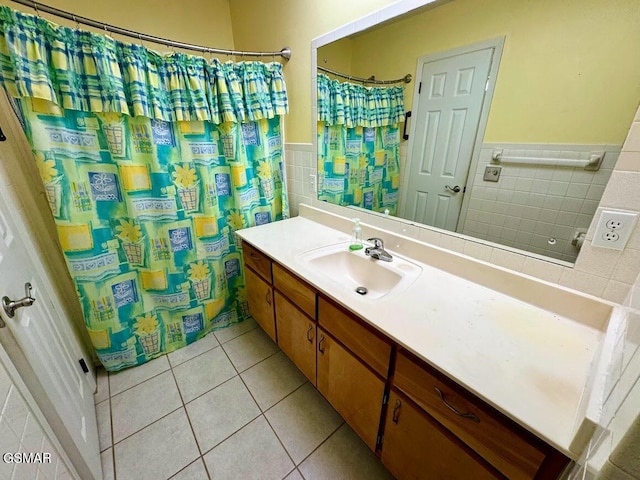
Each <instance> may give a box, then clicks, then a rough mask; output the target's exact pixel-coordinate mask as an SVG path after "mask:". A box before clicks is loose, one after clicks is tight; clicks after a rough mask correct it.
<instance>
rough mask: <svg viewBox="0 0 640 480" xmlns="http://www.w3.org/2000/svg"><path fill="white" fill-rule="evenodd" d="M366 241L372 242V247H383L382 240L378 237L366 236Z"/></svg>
mask: <svg viewBox="0 0 640 480" xmlns="http://www.w3.org/2000/svg"><path fill="white" fill-rule="evenodd" d="M367 242H373V246H374V248H384V241H383V240H382V239H381V238H378V237H372V238H368V239H367Z"/></svg>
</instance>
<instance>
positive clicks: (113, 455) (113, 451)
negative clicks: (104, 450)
mask: <svg viewBox="0 0 640 480" xmlns="http://www.w3.org/2000/svg"><path fill="white" fill-rule="evenodd" d="M105 372H106V374H107V396H108V398H107V400H109V420H110V422H109V424H110V425H109V427H110V428H111V465H112V466H113V480H117V474H116V445H115V442H114V439H115V437H114V435H113V409H112V408H111V374H110V373H109V372H108V371H107V369H106V368H105ZM100 463H101V464H102V461H101V462H100Z"/></svg>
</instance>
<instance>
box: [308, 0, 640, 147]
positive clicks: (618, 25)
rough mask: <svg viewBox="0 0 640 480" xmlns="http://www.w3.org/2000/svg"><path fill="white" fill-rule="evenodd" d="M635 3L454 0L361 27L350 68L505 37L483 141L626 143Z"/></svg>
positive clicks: (639, 92) (638, 85)
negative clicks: (369, 28)
mask: <svg viewBox="0 0 640 480" xmlns="http://www.w3.org/2000/svg"><path fill="white" fill-rule="evenodd" d="M637 8H638V2H637V0H619V1H616V2H605V1H602V0H563V1H561V2H558V1H557V0H536V1H534V2H522V1H516V2H514V1H513V0H485V1H483V2H482V3H481V4H480V2H477V0H455V1H453V2H449V3H446V4H444V5H440V6H438V7H436V8H433V9H430V10H426V11H424V12H421V13H419V14H414V15H412V16H410V17H409V18H406V19H403V20H401V21H397V22H393V23H391V24H389V25H386V26H383V27H380V28H376V29H374V30H372V31H370V32H368V33H365V34H362V35H357V36H356V37H355V38H353V40H350V43H351V45H352V57H353V58H352V72H351V73H352V74H353V75H357V76H361V77H365V78H366V77H369V76H370V75H371V74H375V75H376V77H377V78H400V77H403V76H404V75H405V74H407V73H410V74H411V75H415V74H416V64H417V60H418V58H419V57H421V56H424V55H427V54H432V53H438V52H443V51H447V50H451V49H454V48H458V47H461V46H464V45H471V44H474V43H478V42H482V41H484V40H488V39H491V38H497V37H505V44H504V52H503V54H502V59H501V61H500V70H499V73H498V78H497V83H496V88H495V93H494V97H493V101H492V103H491V109H490V112H489V119H488V123H487V130H486V135H485V138H484V141H485V142H503V143H504V142H510V143H543V144H548V143H565V144H614V145H620V144H622V142H623V141H624V139H625V137H626V135H627V131H628V129H629V123H631V120H632V119H633V116H634V114H635V109H636V106H637V104H638V100H640V56H638V55H637V54H636V50H637V45H638V44H640V15H638V14H637V13H634V12H635V11H636V10H637ZM612 30H613V31H614V32H615V33H612ZM323 56H324V51H323ZM327 56H329V55H327ZM319 63H320V62H319ZM613 72H615V76H614V75H613ZM613 85H615V88H612V87H613ZM414 88H415V82H414V83H411V84H409V85H408V86H407V88H406V95H405V100H406V102H405V105H406V109H407V110H411V108H412V103H411V102H412V100H413V92H414Z"/></svg>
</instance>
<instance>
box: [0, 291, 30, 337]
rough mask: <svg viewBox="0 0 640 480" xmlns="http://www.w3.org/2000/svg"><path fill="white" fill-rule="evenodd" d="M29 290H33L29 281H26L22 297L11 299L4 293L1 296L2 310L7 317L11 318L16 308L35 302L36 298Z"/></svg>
mask: <svg viewBox="0 0 640 480" xmlns="http://www.w3.org/2000/svg"><path fill="white" fill-rule="evenodd" d="M31 290H33V287H32V286H31V284H30V283H29V282H27V283H25V284H24V297H23V298H21V299H20V300H11V299H10V298H9V297H7V296H6V295H5V296H4V297H2V308H4V311H5V313H6V314H7V316H8V317H9V318H13V317H14V316H15V314H16V310H17V309H19V308H22V307H30V306H31V305H33V302H35V301H36V299H35V298H33V297H32V296H31ZM4 326H5V325H4V322H3V321H2V319H1V318H0V328H1V327H4Z"/></svg>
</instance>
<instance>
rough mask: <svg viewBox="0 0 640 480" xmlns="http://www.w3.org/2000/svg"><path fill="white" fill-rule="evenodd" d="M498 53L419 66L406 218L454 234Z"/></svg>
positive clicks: (485, 52) (484, 51) (462, 55)
mask: <svg viewBox="0 0 640 480" xmlns="http://www.w3.org/2000/svg"><path fill="white" fill-rule="evenodd" d="M494 50H495V49H494V48H493V47H490V48H484V49H480V50H476V51H471V52H468V53H459V54H452V55H450V56H445V57H444V58H442V57H441V56H440V58H438V59H436V60H429V57H428V56H427V57H423V58H421V59H420V60H419V73H418V75H419V80H420V83H419V85H420V87H419V88H420V90H419V92H420V93H418V92H416V96H417V97H418V98H417V108H416V101H415V100H414V110H416V111H414V116H413V117H414V118H415V120H414V122H415V123H414V125H413V128H412V135H411V137H410V140H409V141H410V142H411V143H410V146H409V163H408V167H407V169H408V172H407V174H406V175H405V179H406V181H405V188H404V189H403V190H404V192H405V193H404V195H405V201H404V202H403V205H402V212H401V216H402V217H404V218H407V219H410V220H415V221H417V222H420V223H424V224H426V225H432V226H435V227H439V228H444V229H447V230H451V231H455V229H456V225H457V223H458V217H459V215H460V208H461V206H462V197H463V194H464V191H465V183H466V180H467V174H468V172H469V165H470V163H471V155H472V153H473V147H474V143H475V141H476V134H477V131H478V125H479V123H480V118H481V113H482V107H483V101H484V98H485V87H486V85H487V84H488V83H487V80H488V75H489V70H490V68H491V61H492V57H493V53H494ZM420 63H422V67H421V69H420Z"/></svg>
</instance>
